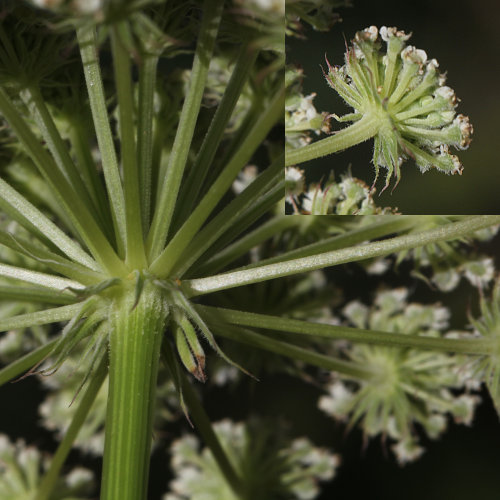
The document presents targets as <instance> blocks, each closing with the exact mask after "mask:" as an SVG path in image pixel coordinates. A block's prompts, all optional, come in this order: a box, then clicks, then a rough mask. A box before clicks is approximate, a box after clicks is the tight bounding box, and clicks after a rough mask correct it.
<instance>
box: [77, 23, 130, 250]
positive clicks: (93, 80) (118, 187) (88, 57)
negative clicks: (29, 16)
mask: <svg viewBox="0 0 500 500" xmlns="http://www.w3.org/2000/svg"><path fill="white" fill-rule="evenodd" d="M76 34H77V38H78V44H79V46H80V54H81V57H82V64H83V69H84V73H85V81H86V83H87V92H88V95H89V101H90V109H91V111H92V119H93V120H94V128H95V132H96V136H97V143H98V145H99V151H100V153H101V161H102V169H103V172H104V179H105V181H106V188H107V191H108V196H109V202H110V205H111V215H112V218H113V225H114V228H115V234H116V239H117V246H118V254H119V255H120V257H124V254H125V197H124V194H123V189H122V184H121V179H120V170H119V167H118V161H117V159H116V151H115V145H114V141H113V134H112V133H111V126H110V120H109V116H108V109H107V106H106V98H105V96H104V85H103V83H102V78H101V70H100V68H99V56H98V48H97V41H96V32H95V28H94V27H93V26H91V25H85V26H82V27H81V28H78V29H77V31H76Z"/></svg>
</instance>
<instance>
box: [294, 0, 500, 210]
mask: <svg viewBox="0 0 500 500" xmlns="http://www.w3.org/2000/svg"><path fill="white" fill-rule="evenodd" d="M352 3H353V7H351V8H343V9H339V13H340V14H341V16H342V18H343V22H342V23H340V24H337V25H335V26H334V27H333V28H332V29H331V31H330V32H328V33H320V32H315V31H313V30H312V29H309V30H307V32H306V35H307V40H293V41H291V42H290V40H287V60H288V62H289V63H299V64H300V65H301V66H302V67H303V68H304V72H305V75H306V78H305V80H304V94H309V93H311V92H316V93H317V97H316V99H315V104H316V108H317V109H318V111H328V112H332V113H337V114H344V113H345V111H347V109H348V108H347V107H346V106H345V105H344V103H343V101H342V100H341V99H340V98H338V97H337V95H336V94H335V92H334V91H333V90H332V89H331V88H330V87H328V85H327V83H326V81H325V80H324V78H323V76H322V72H321V69H320V65H323V66H324V55H325V53H326V54H327V55H328V59H329V60H330V62H331V63H332V64H337V65H341V64H343V57H344V56H343V54H344V50H345V42H344V37H345V39H346V40H351V39H352V38H353V37H354V34H355V33H356V31H359V30H362V29H364V28H366V27H367V26H370V25H376V26H378V27H380V26H383V25H386V26H397V27H398V28H400V29H403V30H404V31H406V32H407V33H410V32H413V36H412V38H411V39H410V40H409V41H408V43H409V44H411V45H415V46H416V47H417V48H420V49H424V50H425V51H426V52H427V55H428V57H429V58H436V59H437V60H438V62H439V64H440V70H441V71H442V72H447V76H448V78H447V85H449V86H450V87H451V88H453V89H454V90H455V92H456V94H457V96H458V97H459V98H460V99H461V100H462V102H461V103H459V106H458V108H457V113H463V114H465V115H468V116H469V117H470V119H471V122H472V123H473V125H474V135H473V141H472V144H471V146H470V148H469V150H467V151H459V152H458V153H457V154H458V156H459V157H460V159H461V160H462V163H463V165H464V173H463V175H462V176H458V175H455V176H447V175H445V174H443V173H440V172H437V171H435V170H434V171H428V172H426V173H425V174H423V175H422V174H421V173H420V171H419V170H418V168H417V167H416V166H415V165H414V164H413V163H412V162H411V161H407V162H405V163H404V164H403V166H402V169H401V170H402V178H401V182H400V184H399V185H398V187H397V188H396V189H395V190H394V193H393V194H392V195H391V193H390V190H391V188H392V185H393V183H392V184H391V186H390V188H389V189H387V190H386V192H384V193H383V194H382V195H381V196H380V197H379V196H378V193H379V192H380V190H381V189H382V187H383V183H384V181H383V179H379V181H378V185H377V194H376V195H375V198H376V202H377V204H378V205H379V206H392V207H399V209H400V210H401V212H402V213H407V214H410V213H413V214H415V213H421V214H437V213H440V214H475V213H485V214H486V213H495V214H496V213H500V197H499V195H498V193H499V190H500V168H499V167H500V161H499V154H498V145H499V139H500V137H499V118H500V61H499V54H500V41H499V40H500V39H499V21H500V3H499V2H495V1H493V0H479V1H470V0H455V1H453V0H418V1H413V2H410V1H402V0H399V1H397V0H388V1H381V0H379V1H369V0H353V1H352ZM289 42H290V43H289ZM332 125H333V127H334V128H335V129H340V128H342V127H343V126H346V125H347V124H337V123H336V122H335V121H334V120H333V123H332ZM372 148H373V140H371V141H368V142H366V143H365V144H362V145H358V146H355V147H354V148H351V149H350V150H348V151H345V152H343V153H339V154H336V155H332V156H329V157H326V158H322V159H320V160H314V161H311V162H308V163H304V164H303V165H301V168H305V169H306V171H307V172H308V175H309V179H310V180H314V181H317V180H319V179H320V178H321V177H326V176H327V175H328V173H329V171H330V170H332V169H333V170H334V172H335V174H336V178H337V179H340V174H342V173H344V172H345V171H346V170H347V168H348V166H349V164H352V173H353V175H354V176H355V177H359V178H360V179H363V180H364V181H365V182H366V183H367V184H368V185H371V183H372V181H373V179H374V177H375V171H374V168H373V165H371V163H370V161H371V157H372V151H373V149H372ZM385 172H386V170H384V169H381V171H380V175H381V177H383V176H385ZM393 182H394V180H393Z"/></svg>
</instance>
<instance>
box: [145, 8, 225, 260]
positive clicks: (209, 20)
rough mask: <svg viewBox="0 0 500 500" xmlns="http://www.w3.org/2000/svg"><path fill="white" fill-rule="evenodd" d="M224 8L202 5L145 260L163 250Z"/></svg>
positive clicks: (154, 256)
mask: <svg viewBox="0 0 500 500" xmlns="http://www.w3.org/2000/svg"><path fill="white" fill-rule="evenodd" d="M223 6H224V2H223V1H222V0H207V1H206V2H205V3H204V7H203V21H202V25H201V29H200V36H199V38H198V43H197V45H196V52H195V55H194V61H193V69H192V70H191V77H190V80H189V89H188V91H187V95H186V99H185V101H184V105H183V107H182V112H181V117H180V120H179V126H178V127H177V133H176V135H175V140H174V145H173V146H172V152H171V153H170V159H169V164H168V169H167V176H166V178H165V179H164V180H163V181H162V179H160V180H159V181H160V183H162V184H163V187H162V190H161V192H160V199H159V200H157V203H156V209H155V213H154V216H153V221H152V223H151V230H150V232H149V235H148V239H147V248H148V256H149V257H150V258H153V259H154V258H156V257H157V256H158V255H159V254H160V252H161V251H162V250H163V246H164V245H165V241H166V239H167V236H168V232H169V229H170V222H171V220H172V215H173V213H174V209H175V203H176V200H177V194H178V191H179V188H180V185H181V180H182V176H183V174H184V169H185V167H186V163H187V159H188V154H189V149H190V147H191V141H192V139H193V134H194V129H195V126H196V120H197V118H198V113H199V111H200V105H201V100H202V97H203V91H204V89H205V82H206V79H207V75H208V67H209V65H210V59H211V58H212V52H213V49H214V46H215V39H216V36H217V32H218V30H219V23H220V19H221V16H222V10H223Z"/></svg>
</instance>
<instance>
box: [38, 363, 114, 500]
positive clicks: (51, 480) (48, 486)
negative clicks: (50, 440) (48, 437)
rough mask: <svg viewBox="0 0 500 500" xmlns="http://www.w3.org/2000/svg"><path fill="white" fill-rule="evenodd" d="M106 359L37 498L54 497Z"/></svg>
mask: <svg viewBox="0 0 500 500" xmlns="http://www.w3.org/2000/svg"><path fill="white" fill-rule="evenodd" d="M106 360H107V358H106V356H103V359H102V361H101V363H100V364H99V366H98V368H97V370H96V372H95V373H94V375H93V377H92V380H91V382H90V384H89V386H88V388H87V390H86V391H85V394H84V395H83V397H82V398H81V401H80V404H79V405H78V409H77V410H76V412H75V414H74V415H73V418H72V420H71V424H70V425H69V427H68V428H67V429H66V431H65V433H64V438H63V440H62V441H61V444H60V445H59V447H58V448H57V451H56V453H55V455H54V456H53V458H52V461H51V462H50V467H49V470H48V471H47V473H46V475H45V477H44V478H43V480H42V482H41V483H40V486H39V487H38V491H37V494H36V497H35V500H49V499H50V498H52V496H51V495H52V494H53V492H54V489H55V488H56V486H57V482H58V481H59V474H60V472H61V468H62V466H63V464H64V461H65V460H66V457H67V456H68V454H69V452H70V451H71V447H72V445H73V442H74V441H75V439H76V437H77V435H78V432H79V431H80V429H81V427H82V425H83V424H84V423H85V419H86V418H87V415H88V413H89V411H90V409H91V408H92V404H93V403H94V401H95V398H96V396H97V393H98V392H99V390H100V388H101V386H102V383H103V382H104V379H105V378H106V375H107V367H106Z"/></svg>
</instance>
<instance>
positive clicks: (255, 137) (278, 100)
mask: <svg viewBox="0 0 500 500" xmlns="http://www.w3.org/2000/svg"><path fill="white" fill-rule="evenodd" d="M284 97H285V89H284V87H283V88H282V89H281V91H279V92H278V93H277V94H276V96H275V97H274V99H273V100H272V102H271V103H270V105H269V107H268V108H267V109H266V110H265V111H264V113H263V114H262V116H261V117H260V119H259V120H258V122H257V123H256V124H255V126H254V127H253V129H252V131H251V132H250V134H249V135H248V136H247V138H246V139H245V141H244V142H243V144H242V145H241V147H240V149H239V150H238V151H237V152H236V153H235V155H234V156H233V157H232V159H231V161H230V162H229V163H228V164H227V166H226V167H225V168H224V170H223V171H222V173H221V174H220V175H219V177H218V178H217V180H216V181H215V182H214V184H213V185H212V186H211V188H210V190H209V191H208V193H207V194H206V195H205V196H204V197H203V199H202V200H201V201H200V203H199V204H198V206H197V207H196V209H195V210H194V211H193V213H192V214H191V215H190V216H189V218H188V219H187V220H186V222H185V223H184V224H183V226H182V227H181V229H179V231H178V232H177V233H176V235H175V236H174V238H173V239H172V240H171V241H170V243H169V244H168V245H167V248H166V249H165V250H164V251H163V252H162V254H161V255H160V256H159V257H158V258H157V259H156V260H155V261H154V262H153V264H152V265H151V272H152V273H153V274H157V275H158V276H160V277H166V276H168V275H169V273H170V271H171V270H172V269H173V267H174V265H175V263H176V262H177V261H178V260H179V258H180V257H181V256H182V254H183V252H184V250H185V249H186V248H187V246H188V245H189V243H190V242H191V240H192V238H193V236H194V235H195V234H196V232H197V231H198V230H199V228H200V227H201V226H202V225H203V223H204V222H205V221H206V220H207V217H208V216H209V215H210V214H211V212H212V210H213V209H214V208H215V206H216V205H217V204H218V203H219V201H220V200H221V199H222V198H223V196H224V194H225V193H226V191H227V190H228V189H229V188H230V186H231V184H232V182H233V181H234V179H235V177H236V176H237V175H238V172H239V171H240V170H241V169H242V168H243V167H244V166H245V165H246V163H247V162H248V160H250V158H251V156H252V154H253V153H254V152H255V150H256V149H257V148H258V146H259V145H260V144H261V143H262V141H263V140H264V139H265V137H266V136H267V134H268V133H269V131H270V130H271V129H272V127H273V126H274V125H275V124H276V122H277V121H278V120H279V118H280V117H281V115H282V113H283V106H284Z"/></svg>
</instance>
